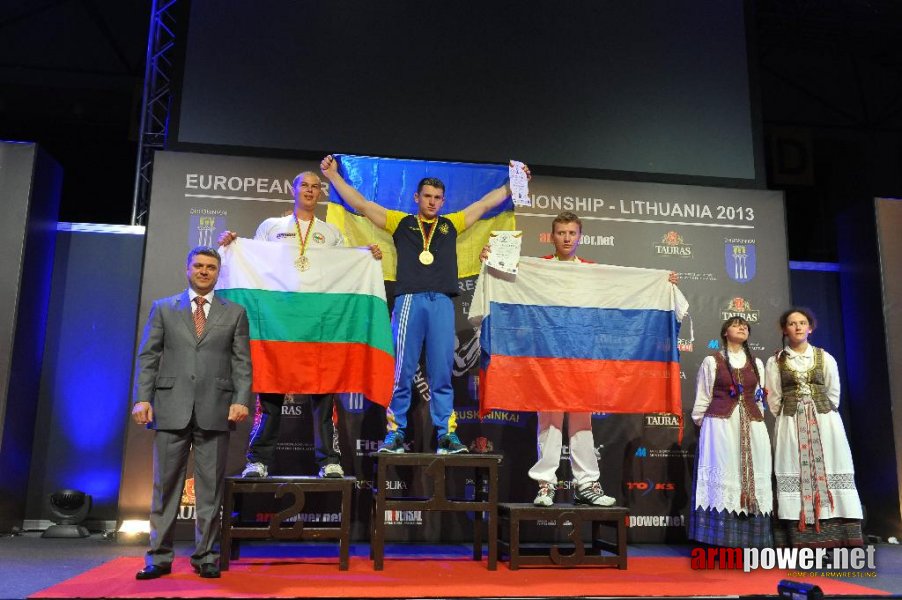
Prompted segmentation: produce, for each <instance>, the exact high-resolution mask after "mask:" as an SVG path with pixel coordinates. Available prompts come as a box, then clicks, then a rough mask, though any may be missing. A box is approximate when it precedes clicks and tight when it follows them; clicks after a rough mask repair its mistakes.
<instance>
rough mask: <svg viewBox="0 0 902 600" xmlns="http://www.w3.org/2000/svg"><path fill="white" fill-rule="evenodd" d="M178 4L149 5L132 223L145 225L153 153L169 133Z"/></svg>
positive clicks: (158, 0)
mask: <svg viewBox="0 0 902 600" xmlns="http://www.w3.org/2000/svg"><path fill="white" fill-rule="evenodd" d="M177 3H178V0H153V5H152V7H151V12H150V30H149V32H148V35H147V61H146V63H145V67H144V93H143V97H142V100H141V125H140V129H139V132H138V163H137V167H136V172H135V190H134V197H133V199H132V221H131V223H132V225H144V224H145V221H146V219H147V209H148V207H149V205H150V180H151V175H152V174H153V157H154V152H155V151H156V150H162V149H163V148H165V146H166V138H167V136H168V134H169V113H170V110H171V108H172V75H173V60H174V57H173V53H174V48H175V40H176V34H175V32H176V14H175V5H176V4H177Z"/></svg>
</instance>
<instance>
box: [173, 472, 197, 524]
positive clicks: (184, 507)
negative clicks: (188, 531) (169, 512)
mask: <svg viewBox="0 0 902 600" xmlns="http://www.w3.org/2000/svg"><path fill="white" fill-rule="evenodd" d="M196 502H197V500H196V497H195V495H194V477H188V478H186V479H185V485H184V487H182V498H181V500H180V501H179V512H178V515H177V516H176V518H177V519H179V520H183V521H193V520H194V517H195V515H196V514H197V513H196V511H197V506H196Z"/></svg>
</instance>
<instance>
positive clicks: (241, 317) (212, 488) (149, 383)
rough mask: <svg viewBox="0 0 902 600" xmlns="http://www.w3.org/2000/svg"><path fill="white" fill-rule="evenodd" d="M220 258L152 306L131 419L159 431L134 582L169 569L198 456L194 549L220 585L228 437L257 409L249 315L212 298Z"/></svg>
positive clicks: (191, 269)
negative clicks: (141, 560)
mask: <svg viewBox="0 0 902 600" xmlns="http://www.w3.org/2000/svg"><path fill="white" fill-rule="evenodd" d="M219 266H220V257H219V253H218V252H217V251H216V250H214V249H213V248H210V247H207V246H198V247H197V248H195V249H193V250H192V251H191V252H189V253H188V259H187V261H186V275H187V277H188V284H189V286H188V289H187V290H185V291H184V292H182V293H181V294H178V295H175V296H172V297H170V298H163V299H162V300H157V301H156V302H154V303H153V307H152V308H151V310H150V316H149V317H148V320H147V325H146V327H145V328H144V336H143V338H142V340H141V347H140V350H139V351H138V360H137V366H136V368H135V392H134V400H135V405H134V407H133V408H132V417H133V418H134V420H135V422H136V423H138V424H139V425H147V426H148V427H150V428H152V429H154V430H156V431H155V433H154V446H153V494H152V497H151V506H150V550H148V552H147V557H146V559H145V563H146V566H145V567H144V569H143V570H141V571H138V573H137V574H136V576H135V577H136V578H137V579H156V578H158V577H161V576H162V575H167V574H168V573H170V572H171V570H172V559H173V556H174V553H173V534H174V531H175V520H176V514H177V513H178V508H179V500H180V498H181V494H182V489H183V488H184V485H185V473H186V470H187V467H188V452H189V451H190V449H191V447H192V446H193V447H194V480H195V496H196V500H197V506H196V509H197V510H196V522H195V532H194V540H195V548H194V553H193V554H192V555H191V564H192V566H193V567H194V569H195V571H197V572H198V573H199V574H200V576H201V577H219V551H218V546H217V542H218V538H219V529H220V516H219V513H220V507H221V506H222V495H223V487H224V485H225V467H226V459H227V452H228V446H229V431H230V429H231V428H232V427H234V423H238V422H240V421H243V420H244V419H246V418H247V415H248V407H249V406H250V404H251V353H250V342H249V337H248V322H247V314H246V313H245V311H244V308H243V307H241V306H240V305H238V304H235V303H233V302H228V301H226V300H224V299H222V298H219V297H217V296H215V295H214V293H213V288H214V287H215V286H216V281H217V280H218V279H219Z"/></svg>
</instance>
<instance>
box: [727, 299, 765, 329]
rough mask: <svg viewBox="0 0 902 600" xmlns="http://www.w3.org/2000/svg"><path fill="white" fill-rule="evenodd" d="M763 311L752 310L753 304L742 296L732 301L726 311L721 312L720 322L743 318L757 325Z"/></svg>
mask: <svg viewBox="0 0 902 600" xmlns="http://www.w3.org/2000/svg"><path fill="white" fill-rule="evenodd" d="M760 312H761V311H758V310H752V303H751V302H749V301H748V300H746V299H745V298H743V297H741V296H737V297H736V298H732V299H730V301H729V303H728V304H727V307H726V309H723V310H721V311H720V320H721V321H726V320H727V319H732V318H733V317H742V318H743V319H745V320H746V321H748V322H749V323H757V322H758V315H759V313H760Z"/></svg>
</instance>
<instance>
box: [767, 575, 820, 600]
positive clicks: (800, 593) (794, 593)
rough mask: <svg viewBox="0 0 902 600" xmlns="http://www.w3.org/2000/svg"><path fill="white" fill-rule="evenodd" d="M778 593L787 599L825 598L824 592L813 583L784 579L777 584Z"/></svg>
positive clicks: (808, 599) (807, 599)
mask: <svg viewBox="0 0 902 600" xmlns="http://www.w3.org/2000/svg"><path fill="white" fill-rule="evenodd" d="M777 595H778V596H779V597H780V598H786V599H787V600H823V599H824V592H822V591H821V588H819V587H818V586H816V585H814V584H813V583H802V582H800V581H790V580H789V579H783V580H782V581H780V583H778V584H777Z"/></svg>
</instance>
